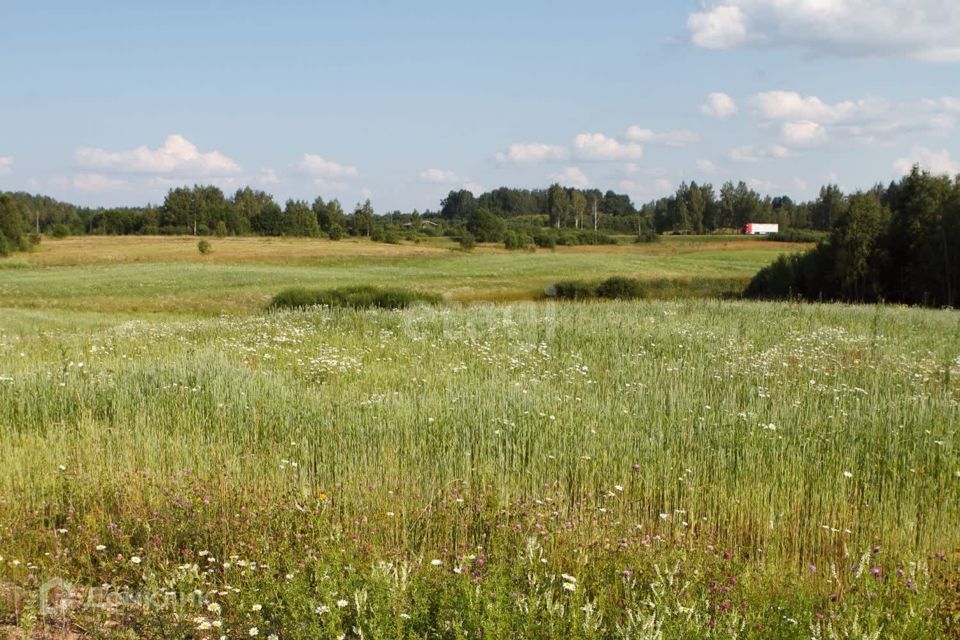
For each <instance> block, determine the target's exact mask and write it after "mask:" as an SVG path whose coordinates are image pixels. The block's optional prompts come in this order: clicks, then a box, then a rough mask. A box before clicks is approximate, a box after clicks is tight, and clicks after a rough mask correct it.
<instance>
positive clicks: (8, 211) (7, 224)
mask: <svg viewBox="0 0 960 640" xmlns="http://www.w3.org/2000/svg"><path fill="white" fill-rule="evenodd" d="M22 234H23V220H22V218H21V217H20V208H19V206H18V205H17V203H16V201H15V200H14V198H13V196H11V195H10V194H9V193H3V194H0V237H2V238H4V239H5V240H6V244H7V245H8V246H9V249H10V250H14V249H16V248H17V247H19V246H20V244H21V242H22V237H23V235H22Z"/></svg>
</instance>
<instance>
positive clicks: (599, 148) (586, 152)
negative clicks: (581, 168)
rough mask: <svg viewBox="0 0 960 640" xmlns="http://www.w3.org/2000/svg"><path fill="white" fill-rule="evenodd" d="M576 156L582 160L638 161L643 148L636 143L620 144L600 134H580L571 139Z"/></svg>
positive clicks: (618, 141)
mask: <svg viewBox="0 0 960 640" xmlns="http://www.w3.org/2000/svg"><path fill="white" fill-rule="evenodd" d="M573 147H574V149H575V150H576V153H577V156H578V157H580V158H582V159H584V160H600V161H610V160H639V159H640V158H641V157H643V146H642V145H640V144H637V143H636V142H621V141H620V140H617V139H616V138H611V137H608V136H605V135H603V134H602V133H581V134H580V135H578V136H577V137H576V138H574V139H573Z"/></svg>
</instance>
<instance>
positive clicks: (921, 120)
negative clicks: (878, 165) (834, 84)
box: [750, 90, 960, 146]
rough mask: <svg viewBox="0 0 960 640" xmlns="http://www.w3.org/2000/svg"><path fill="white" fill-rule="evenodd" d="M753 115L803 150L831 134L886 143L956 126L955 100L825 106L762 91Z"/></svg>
mask: <svg viewBox="0 0 960 640" xmlns="http://www.w3.org/2000/svg"><path fill="white" fill-rule="evenodd" d="M750 105H751V107H752V110H753V114H754V115H755V116H757V117H759V118H760V119H762V120H765V121H767V122H770V123H780V130H781V135H782V139H783V142H784V143H785V144H788V145H791V146H804V145H811V144H819V143H821V142H824V141H825V140H826V139H827V138H828V137H833V134H838V135H840V136H844V137H848V138H854V139H857V140H860V141H861V142H874V141H876V140H877V139H880V138H883V139H889V138H890V137H892V136H894V135H897V134H903V133H911V134H913V133H929V132H937V131H949V130H951V129H953V128H954V127H955V126H956V117H957V115H958V114H960V101H957V100H956V98H952V97H944V98H940V99H924V100H913V101H906V102H892V101H890V100H886V99H883V98H875V97H867V98H862V99H860V100H844V101H841V102H834V103H830V102H827V101H826V100H823V99H822V98H820V97H818V96H804V95H801V94H799V93H796V92H794V91H782V90H777V91H767V92H764V93H759V94H757V95H755V96H753V97H752V98H751V99H750Z"/></svg>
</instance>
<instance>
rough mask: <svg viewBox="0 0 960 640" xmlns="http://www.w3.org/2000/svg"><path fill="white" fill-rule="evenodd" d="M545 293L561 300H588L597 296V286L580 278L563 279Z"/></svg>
mask: <svg viewBox="0 0 960 640" xmlns="http://www.w3.org/2000/svg"><path fill="white" fill-rule="evenodd" d="M547 295H548V296H550V297H552V298H560V299H561V300H588V299H590V298H596V297H597V287H596V285H594V284H591V283H589V282H584V281H582V280H564V281H562V282H558V283H556V284H554V285H553V286H552V287H550V288H549V289H548V290H547Z"/></svg>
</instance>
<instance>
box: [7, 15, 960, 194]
mask: <svg viewBox="0 0 960 640" xmlns="http://www.w3.org/2000/svg"><path fill="white" fill-rule="evenodd" d="M0 23H2V24H3V25H4V28H3V33H2V34H0V78H2V86H3V91H0V189H2V190H24V191H29V192H33V193H44V194H47V195H52V196H54V197H57V198H60V199H64V200H67V201H70V202H75V203H78V204H85V205H107V206H112V205H142V204H147V203H159V202H161V201H162V200H163V196H164V194H165V193H166V191H167V190H168V189H170V188H171V187H174V186H180V185H184V184H187V185H190V184H195V183H200V184H215V185H218V186H220V187H221V188H223V189H224V191H226V192H228V193H230V192H232V191H233V190H235V189H236V188H237V187H239V186H242V185H247V184H249V185H251V186H254V187H255V188H259V189H263V190H265V191H268V192H270V193H273V194H275V195H276V196H277V197H278V199H280V200H285V199H286V198H289V197H293V198H304V199H312V198H314V197H315V196H317V195H322V196H323V197H324V198H325V199H329V198H333V197H336V198H339V199H340V200H341V202H343V203H344V205H345V206H347V207H350V206H353V204H354V203H356V202H358V201H360V200H363V199H365V198H368V197H369V198H370V199H371V200H372V202H373V204H374V206H375V208H376V210H377V211H378V212H384V211H389V210H394V209H400V210H404V211H408V210H411V209H414V208H418V209H420V210H423V209H428V208H429V209H436V208H437V207H438V206H439V202H440V200H441V198H442V197H443V196H444V195H445V194H446V193H447V192H448V191H449V190H451V189H461V188H464V189H469V190H471V191H473V192H474V193H477V194H479V193H480V192H482V191H484V190H489V189H493V188H496V187H499V186H511V187H528V188H537V187H546V186H548V185H549V184H551V183H553V182H559V183H561V184H563V185H566V186H573V187H596V188H599V189H602V190H607V189H613V190H616V191H619V192H625V193H628V194H629V195H630V196H631V197H632V198H633V199H634V200H635V201H636V202H638V203H640V202H644V201H647V200H650V199H652V198H656V197H660V196H664V195H667V194H669V193H671V192H673V191H674V190H675V189H676V188H677V186H678V185H679V184H680V183H681V182H684V181H687V182H689V181H691V180H695V181H697V182H711V183H714V184H720V183H722V182H725V181H727V180H744V181H746V182H747V183H748V184H750V185H751V186H752V187H754V188H755V189H757V190H758V191H761V192H763V193H769V194H787V195H790V196H791V197H794V198H798V199H806V198H810V197H814V196H815V195H816V193H817V191H818V190H819V187H820V185H822V184H824V183H836V184H839V185H840V186H841V187H842V188H844V189H845V190H853V189H856V188H867V187H869V186H871V185H872V184H874V183H876V182H886V181H889V180H892V179H896V178H898V177H899V176H901V175H902V174H903V173H904V172H906V171H907V170H908V169H909V167H910V166H911V165H913V164H914V163H919V164H921V165H922V166H924V167H926V168H928V169H930V170H931V171H934V172H937V173H949V174H957V173H960V128H958V127H960V2H957V1H956V0H912V1H911V0H692V1H691V0H671V1H670V2H664V1H661V0H657V1H652V0H629V1H627V0H623V1H613V0H594V1H593V2H589V3H587V2H567V1H558V0H549V1H547V0H543V1H541V0H532V1H530V0H526V1H524V2H517V1H516V0H511V1H509V2H507V1H502V0H486V1H484V2H448V1H441V0H410V1H408V2H402V3H401V2H395V1H368V2H326V1H318V2H307V1H303V2H285V1H282V0H281V1H278V2H271V3H263V2H245V1H236V0H235V1H233V2H213V1H210V2H179V1H168V2H156V3H139V2H97V1H95V0H94V1H91V2H83V3H78V2H66V1H63V2H52V1H51V2H43V1H39V2H16V3H15V2H5V3H3V5H2V6H0Z"/></svg>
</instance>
